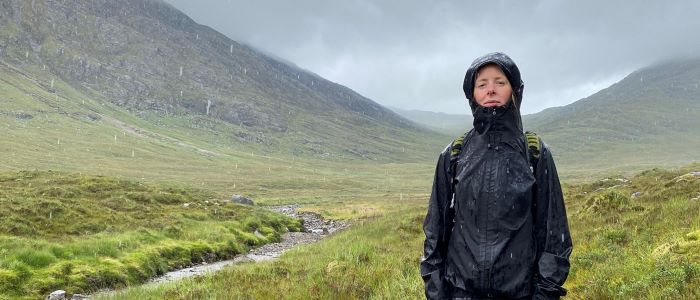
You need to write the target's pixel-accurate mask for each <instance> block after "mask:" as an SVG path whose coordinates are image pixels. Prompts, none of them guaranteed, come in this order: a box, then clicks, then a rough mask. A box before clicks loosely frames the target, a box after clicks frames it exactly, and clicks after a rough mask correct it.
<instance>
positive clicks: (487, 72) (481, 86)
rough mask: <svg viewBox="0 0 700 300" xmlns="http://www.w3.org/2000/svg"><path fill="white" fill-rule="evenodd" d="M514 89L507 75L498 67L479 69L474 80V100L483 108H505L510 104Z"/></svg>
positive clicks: (490, 66)
mask: <svg viewBox="0 0 700 300" xmlns="http://www.w3.org/2000/svg"><path fill="white" fill-rule="evenodd" d="M512 94H513V89H512V88H511V87H510V82H508V78H507V77H506V74H503V71H501V69H500V68H499V67H498V66H496V65H486V66H484V67H482V68H481V69H479V72H478V73H477V74H476V80H474V100H476V103H478V104H479V105H481V106H484V107H492V106H503V105H506V104H507V103H508V101H509V100H510V97H511V95H512Z"/></svg>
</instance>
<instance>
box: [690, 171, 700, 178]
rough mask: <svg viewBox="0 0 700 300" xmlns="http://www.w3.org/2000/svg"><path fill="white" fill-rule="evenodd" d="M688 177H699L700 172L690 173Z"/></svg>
mask: <svg viewBox="0 0 700 300" xmlns="http://www.w3.org/2000/svg"><path fill="white" fill-rule="evenodd" d="M690 175H693V176H695V177H700V171H693V172H690Z"/></svg>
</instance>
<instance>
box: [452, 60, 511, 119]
mask: <svg viewBox="0 0 700 300" xmlns="http://www.w3.org/2000/svg"><path fill="white" fill-rule="evenodd" d="M487 64H495V65H497V66H498V67H499V68H501V71H503V73H504V74H505V75H506V77H507V78H508V81H509V82H510V86H511V87H512V88H513V98H514V99H515V101H514V102H515V103H514V104H515V109H516V110H517V111H518V113H520V103H521V102H522V99H523V89H524V88H525V83H523V81H522V80H521V79H520V70H519V69H518V66H517V65H515V62H514V61H513V60H512V59H510V57H508V55H505V54H504V53H500V52H494V53H489V54H486V55H484V56H481V57H479V58H477V59H475V60H474V61H473V62H472V64H471V66H469V69H467V74H466V75H465V76H464V83H463V85H462V89H463V90H464V95H465V96H467V99H469V106H470V107H471V109H472V113H474V112H476V110H477V108H478V107H479V105H478V104H477V103H476V101H474V80H476V73H477V71H478V70H479V69H480V68H481V67H483V66H485V65H487Z"/></svg>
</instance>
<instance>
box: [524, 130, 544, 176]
mask: <svg viewBox="0 0 700 300" xmlns="http://www.w3.org/2000/svg"><path fill="white" fill-rule="evenodd" d="M525 139H526V141H527V149H526V151H527V153H528V155H527V156H528V159H529V160H530V167H531V168H532V172H535V168H536V167H537V163H538V162H539V160H540V155H541V154H542V140H541V139H540V137H539V136H537V134H536V133H534V132H531V131H525Z"/></svg>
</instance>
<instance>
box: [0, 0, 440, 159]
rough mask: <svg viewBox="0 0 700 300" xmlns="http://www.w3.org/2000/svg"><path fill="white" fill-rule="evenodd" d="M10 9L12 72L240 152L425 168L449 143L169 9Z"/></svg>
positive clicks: (6, 57)
mask: <svg viewBox="0 0 700 300" xmlns="http://www.w3.org/2000/svg"><path fill="white" fill-rule="evenodd" d="M0 6H1V7H2V10H1V11H0V25H1V28H0V43H2V44H0V60H2V61H3V63H4V64H6V65H7V67H6V68H4V69H3V70H5V71H8V70H18V71H20V72H22V73H23V74H24V75H26V77H27V78H31V79H32V80H35V81H37V82H38V84H39V85H40V86H41V87H42V88H44V89H46V90H47V91H49V92H51V93H54V94H56V95H59V96H66V91H67V90H66V89H65V88H64V87H65V86H70V87H71V88H72V89H75V91H76V92H78V93H81V94H84V95H85V96H86V97H88V98H91V99H94V100H95V101H98V102H100V103H101V102H106V103H104V104H110V105H114V106H115V107H116V108H117V109H121V110H125V111H127V112H128V113H129V114H132V115H135V116H137V117H138V119H140V120H146V121H148V122H150V123H156V124H161V123H170V124H177V126H188V127H193V126H194V127H198V128H200V127H206V126H210V125H212V124H216V125H215V126H218V127H217V128H215V129H213V130H214V131H216V132H217V134H224V135H225V136H223V137H221V136H219V138H220V139H222V140H227V141H229V142H230V144H232V145H234V147H237V148H241V149H244V148H246V147H248V148H251V147H252V148H256V149H264V151H265V152H271V153H280V154H289V155H296V156H311V157H319V156H323V157H326V158H338V159H343V158H345V157H346V156H347V157H348V158H365V159H397V157H399V156H401V155H403V154H399V153H405V151H404V152H401V149H405V148H410V149H412V150H413V152H412V153H413V154H415V157H423V158H426V157H432V156H434V155H432V153H433V152H434V148H435V147H434V146H433V145H432V144H433V143H432V142H434V141H440V142H437V144H442V140H444V139H445V138H444V137H439V136H436V135H435V134H434V133H431V132H430V131H428V130H425V129H422V128H421V127H419V126H417V125H416V124H414V123H413V122H411V121H408V120H406V119H405V118H403V117H401V116H399V115H397V114H396V113H394V112H392V111H390V110H388V109H386V108H384V107H382V106H381V105H379V104H377V103H376V102H374V101H372V100H370V99H367V98H366V97H363V96H362V95H360V94H358V93H356V92H354V91H352V90H351V89H349V88H346V87H344V86H342V85H339V84H337V83H333V82H330V81H328V80H326V79H324V78H322V77H320V76H318V75H316V74H314V73H312V72H309V71H306V70H303V69H301V68H299V67H296V66H294V65H291V64H288V63H285V62H283V61H281V60H279V59H276V58H273V57H271V56H269V55H265V54H263V53H262V52H260V51H257V50H256V49H254V48H251V47H249V46H246V45H243V44H241V43H238V42H236V41H233V40H231V39H229V38H227V37H226V36H224V35H222V34H220V33H218V32H216V31H214V30H212V29H211V28H209V27H207V26H203V25H200V24H197V23H195V22H194V21H193V20H192V19H190V18H189V17H187V16H186V15H185V14H183V13H182V12H180V11H178V10H177V9H175V8H174V7H172V6H171V5H169V4H167V3H164V2H163V1H160V0H124V1H108V0H98V1H87V0H78V1H69V2H67V1H39V0H37V1H17V0H2V1H0ZM8 76H9V75H8ZM101 106H103V105H102V104H100V105H99V106H98V108H100V107H101ZM27 113H29V114H32V113H31V112H27ZM100 114H106V113H105V112H100ZM172 126H176V125H172ZM212 126H213V125H212ZM438 148H439V147H438ZM397 149H398V150H397ZM415 157H414V158H415Z"/></svg>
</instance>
